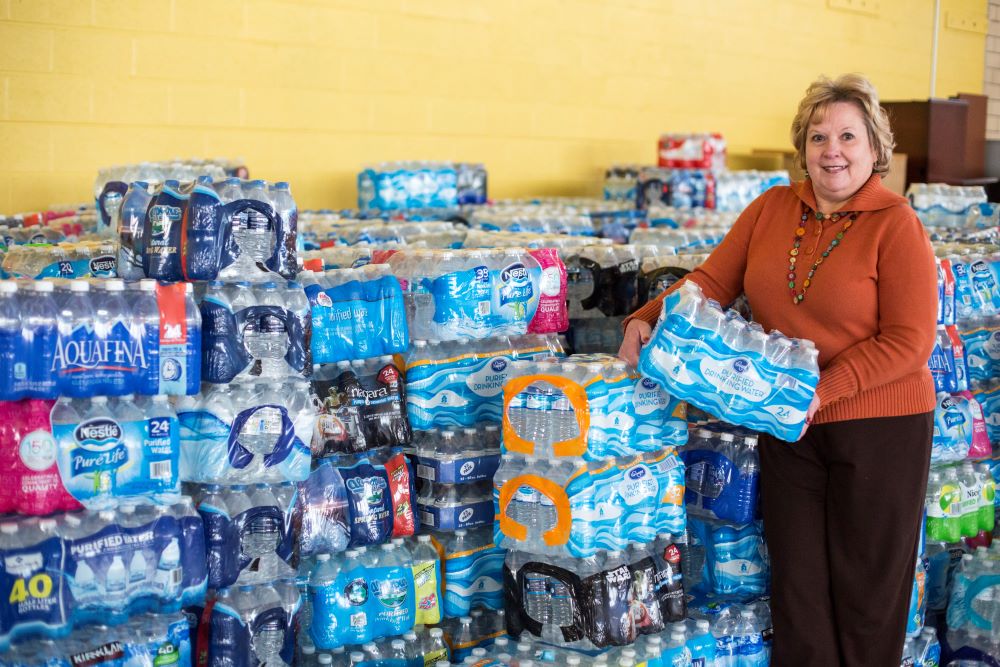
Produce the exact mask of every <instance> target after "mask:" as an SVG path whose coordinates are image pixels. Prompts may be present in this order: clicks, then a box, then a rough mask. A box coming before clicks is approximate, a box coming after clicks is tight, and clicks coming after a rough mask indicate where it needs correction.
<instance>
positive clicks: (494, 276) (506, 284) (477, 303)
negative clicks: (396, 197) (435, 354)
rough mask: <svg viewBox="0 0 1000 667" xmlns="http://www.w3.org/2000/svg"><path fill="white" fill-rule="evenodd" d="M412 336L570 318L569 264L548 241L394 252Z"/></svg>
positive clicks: (494, 331)
mask: <svg viewBox="0 0 1000 667" xmlns="http://www.w3.org/2000/svg"><path fill="white" fill-rule="evenodd" d="M388 263H389V265H390V266H391V267H392V270H393V273H395V274H396V275H397V276H398V277H399V279H400V285H401V286H402V288H403V294H404V298H405V300H406V306H407V318H406V319H407V322H408V323H409V327H410V337H411V338H412V339H414V340H448V341H450V340H468V339H484V338H491V337H496V336H511V335H514V336H516V335H523V334H526V333H537V334H544V333H553V332H557V331H562V330H564V329H565V328H566V326H568V323H567V322H566V312H565V306H564V304H565V298H566V297H565V295H566V267H565V264H564V263H563V261H562V259H561V258H560V257H559V254H558V252H557V251H556V250H554V249H551V248H536V249H525V248H496V249H469V250H443V251H421V250H414V251H410V250H404V251H398V252H395V253H393V254H392V255H391V256H390V257H389V258H388Z"/></svg>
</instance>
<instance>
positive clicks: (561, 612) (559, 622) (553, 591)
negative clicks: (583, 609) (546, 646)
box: [549, 560, 573, 641]
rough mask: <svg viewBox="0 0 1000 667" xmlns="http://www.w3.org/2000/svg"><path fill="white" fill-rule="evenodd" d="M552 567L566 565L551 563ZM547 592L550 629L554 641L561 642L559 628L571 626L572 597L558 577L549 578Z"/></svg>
mask: <svg viewBox="0 0 1000 667" xmlns="http://www.w3.org/2000/svg"><path fill="white" fill-rule="evenodd" d="M553 565H556V566H565V565H567V563H560V562H559V561H558V560H555V561H553ZM549 591H550V595H551V600H552V619H551V620H552V626H551V627H552V629H553V631H554V632H553V634H554V635H555V636H556V641H562V633H561V632H560V631H559V628H561V627H567V626H571V625H573V596H572V591H571V589H570V587H569V585H568V584H567V583H566V582H565V581H563V580H562V579H559V578H558V577H550V578H549Z"/></svg>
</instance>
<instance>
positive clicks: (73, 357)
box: [53, 280, 97, 398]
mask: <svg viewBox="0 0 1000 667" xmlns="http://www.w3.org/2000/svg"><path fill="white" fill-rule="evenodd" d="M69 290H70V293H69V296H67V297H66V299H65V300H64V301H63V305H62V308H61V309H60V311H59V319H58V323H59V339H58V341H57V343H56V353H55V359H54V361H53V368H55V369H56V372H57V373H58V374H59V391H60V393H61V394H63V395H64V396H73V397H75V398H84V397H87V396H91V395H93V393H94V391H95V388H96V387H95V385H96V383H95V382H94V376H93V373H92V372H91V371H88V370H85V369H86V366H87V365H88V364H89V359H90V357H91V356H92V354H93V349H94V346H95V345H97V339H96V337H95V335H94V307H93V304H92V303H91V300H90V283H88V282H86V281H84V280H73V281H71V282H70V284H69ZM73 367H77V369H78V372H70V371H72V370H74V368H73Z"/></svg>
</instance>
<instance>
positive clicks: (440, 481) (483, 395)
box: [406, 334, 562, 584]
mask: <svg viewBox="0 0 1000 667" xmlns="http://www.w3.org/2000/svg"><path fill="white" fill-rule="evenodd" d="M552 354H562V348H561V346H560V344H559V342H558V339H556V338H555V337H554V336H552V335H534V334H529V335H523V336H511V337H507V336H496V337H492V338H486V339H482V340H471V341H437V340H431V341H424V340H416V341H414V343H413V345H412V347H411V349H410V351H409V353H408V355H407V358H406V373H407V402H408V410H409V415H410V423H411V425H412V426H413V428H414V429H415V433H416V437H415V438H414V443H413V444H414V453H415V455H416V462H417V474H418V476H419V477H420V478H421V484H422V486H421V491H420V495H419V496H418V498H417V503H418V507H419V508H420V512H421V519H422V521H423V522H424V523H425V524H426V525H428V526H429V527H433V528H435V529H438V530H446V531H451V530H456V529H468V528H474V527H479V526H486V525H492V523H493V502H492V500H493V498H492V486H491V484H490V482H491V480H492V478H493V474H494V473H495V471H496V469H497V466H498V464H499V459H500V421H501V413H502V408H503V388H504V386H505V384H506V383H507V381H508V380H509V378H510V375H511V370H512V369H513V366H514V364H515V363H516V362H518V361H519V360H529V359H540V358H544V357H548V356H550V355H552ZM483 557H486V554H483ZM451 582H452V580H451V578H449V584H451Z"/></svg>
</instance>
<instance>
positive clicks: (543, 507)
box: [534, 459, 568, 547]
mask: <svg viewBox="0 0 1000 667" xmlns="http://www.w3.org/2000/svg"><path fill="white" fill-rule="evenodd" d="M567 467H568V466H567V465H566V464H565V463H563V462H561V461H559V460H558V459H556V460H554V461H553V462H552V463H551V464H550V465H545V462H544V461H542V460H539V461H538V468H536V469H535V472H534V474H536V475H538V476H539V477H541V478H543V479H548V480H551V481H553V482H555V483H556V484H560V485H561V484H562V483H563V482H564V481H565V479H566V477H567V476H568V475H567V473H566V469H567ZM536 495H537V496H538V507H537V508H536V510H535V511H536V512H537V519H536V523H537V528H538V542H537V544H538V546H539V547H541V546H542V545H543V544H544V541H543V540H542V536H543V535H544V534H545V533H546V532H547V531H549V530H551V529H552V528H554V527H555V525H556V522H557V521H558V514H557V512H556V506H555V503H553V501H552V499H551V498H549V497H548V496H547V495H545V494H544V493H542V492H540V491H539V492H537V493H536Z"/></svg>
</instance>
